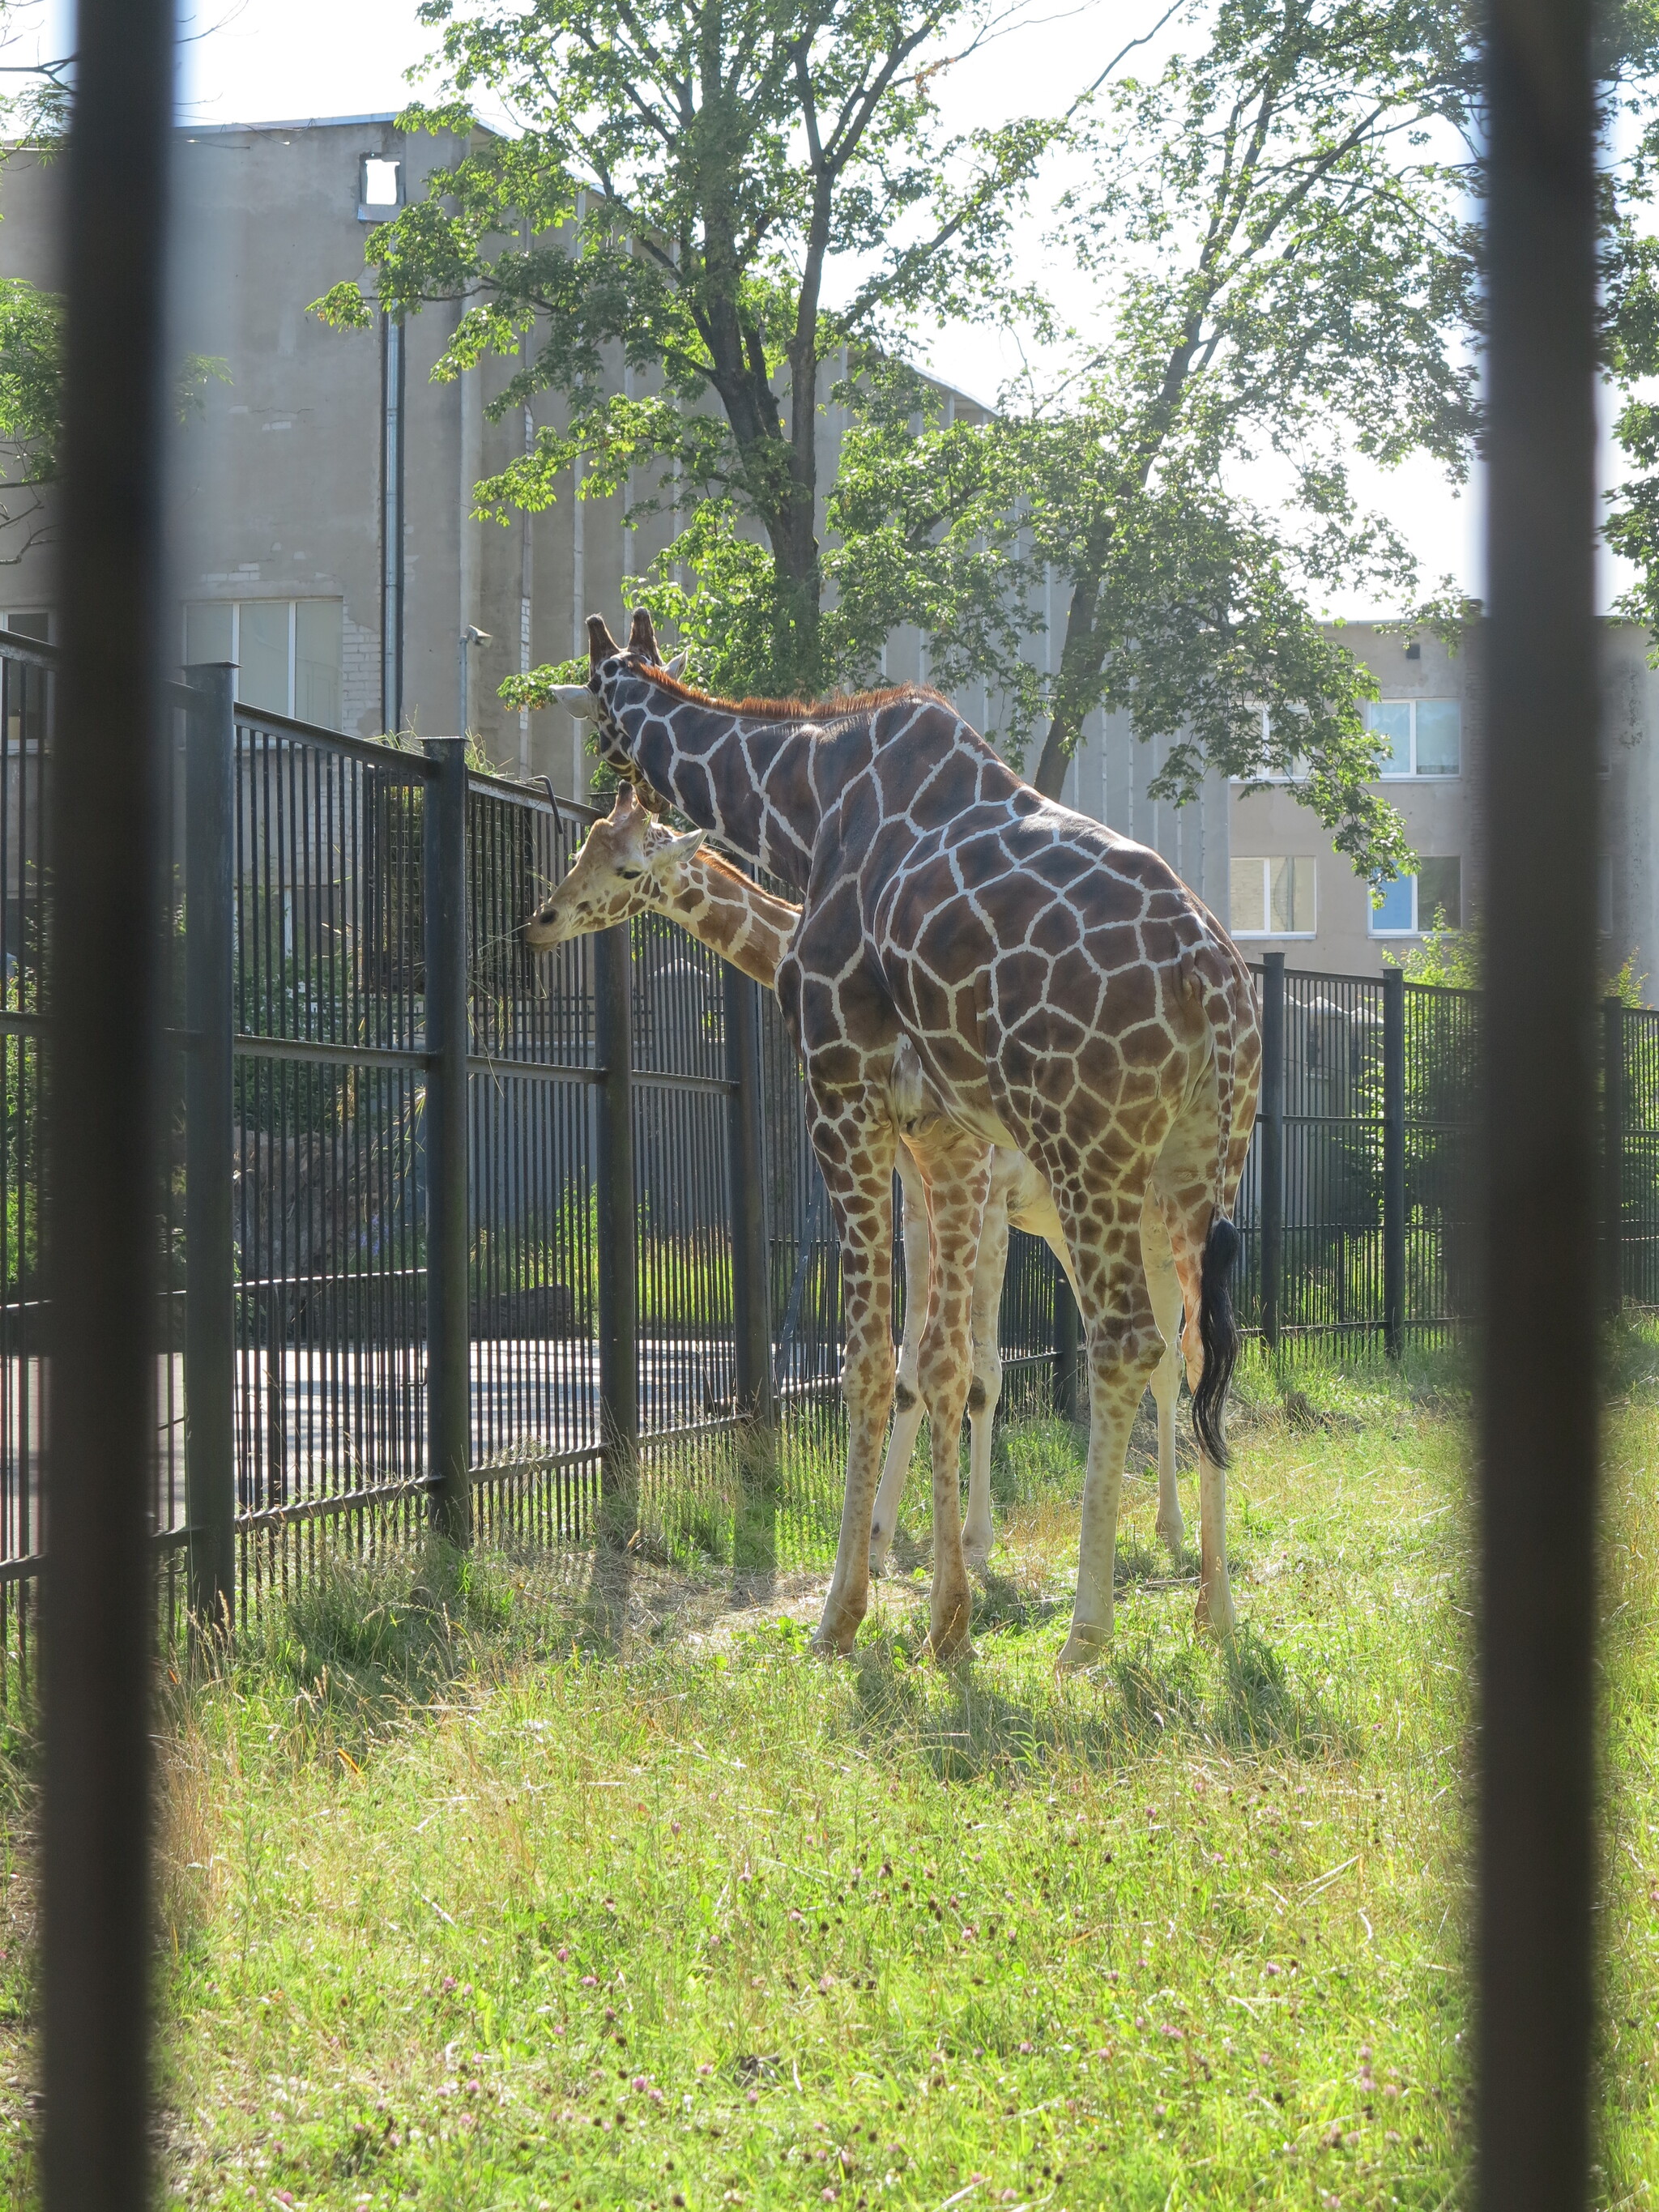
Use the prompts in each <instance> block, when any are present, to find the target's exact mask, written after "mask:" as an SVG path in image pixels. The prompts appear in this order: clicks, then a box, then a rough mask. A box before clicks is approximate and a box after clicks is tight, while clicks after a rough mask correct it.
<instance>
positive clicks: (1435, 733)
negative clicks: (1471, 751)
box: [1365, 699, 1463, 779]
mask: <svg viewBox="0 0 1659 2212" xmlns="http://www.w3.org/2000/svg"><path fill="white" fill-rule="evenodd" d="M1365 726H1366V728H1367V729H1368V730H1376V732H1379V733H1380V734H1381V735H1382V736H1383V737H1385V738H1387V739H1388V741H1389V751H1388V755H1387V757H1386V758H1385V759H1384V761H1383V766H1382V769H1381V770H1380V771H1379V773H1380V774H1381V775H1383V776H1384V777H1385V778H1389V779H1392V778H1394V777H1397V776H1407V775H1462V773H1463V710H1462V707H1461V705H1460V704H1459V703H1458V702H1457V701H1456V700H1455V699H1373V700H1371V701H1370V702H1368V703H1367V705H1366V708H1365Z"/></svg>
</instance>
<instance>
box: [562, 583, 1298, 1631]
mask: <svg viewBox="0 0 1659 2212" xmlns="http://www.w3.org/2000/svg"><path fill="white" fill-rule="evenodd" d="M588 653H589V668H590V673H589V677H588V681H587V683H586V684H585V685H580V684H574V685H569V686H564V687H561V690H560V692H559V695H558V696H560V697H561V698H562V701H563V702H564V703H565V704H566V705H567V706H568V707H569V708H572V709H573V710H574V711H575V712H577V713H579V714H585V715H586V716H587V717H588V718H589V719H591V720H592V721H593V722H594V724H595V726H596V728H597V731H598V736H599V753H600V757H601V758H602V759H603V760H604V761H605V763H606V764H607V765H609V766H610V767H611V768H612V769H615V770H616V771H617V773H618V774H620V775H624V776H625V777H627V778H628V780H629V781H634V782H636V783H639V784H642V785H644V786H645V787H648V788H649V789H650V790H652V791H653V792H655V793H658V794H659V796H660V797H661V798H662V799H665V800H667V801H670V802H671V803H672V804H673V805H676V806H678V808H679V809H680V810H681V811H683V812H684V814H685V815H686V816H687V817H689V818H690V821H691V822H692V823H694V824H695V825H696V827H698V828H700V829H705V830H708V831H710V832H712V833H714V834H715V835H716V836H720V837H721V838H722V839H723V840H724V841H725V842H726V843H727V844H728V845H730V846H731V847H732V848H734V849H735V850H736V851H738V852H739V853H741V854H744V856H745V857H746V858H747V859H749V860H751V861H753V862H755V863H756V864H757V865H758V866H762V867H764V868H767V869H769V870H770V871H771V872H773V873H774V874H775V875H777V876H779V877H781V878H782V879H783V880H784V881H785V882H787V883H788V884H791V885H792V886H793V888H795V889H797V890H800V891H801V892H802V893H803V895H804V896H803V908H804V910H803V914H802V919H801V923H800V927H799V929H798V930H797V931H796V933H795V935H794V938H793V940H792V942H791V945H790V946H789V950H788V951H787V954H786V955H785V957H784V959H783V962H782V963H781V968H780V970H779V975H778V995H779V999H780V1001H781V1005H782V1006H783V1010H784V1014H785V1018H786V1019H787V1022H788V1024H789V1027H790V1030H791V1032H792V1034H793V1037H794V1039H795V1042H796V1045H797V1048H798V1049H799V1052H800V1054H801V1057H802V1060H803V1065H804V1070H805V1090H806V1098H807V1107H808V1114H809V1121H810V1127H811V1138H812V1144H813V1149H814V1152H815V1153H816V1156H817V1162H818V1165H819V1169H820V1170H821V1172H822V1173H823V1177H824V1181H825V1183H826V1185H827V1186H828V1188H829V1194H830V1199H831V1202H832V1204H833V1206H834V1207H835V1210H836V1225H837V1228H838V1230H839V1232H840V1237H841V1244H842V1282H843V1286H844V1296H845V1304H846V1313H847V1348H846V1358H845V1364H844V1368H843V1377H842V1390H843V1395H844V1397H845V1400H846V1404H847V1414H848V1448H847V1482H846V1491H845V1495H844V1497H843V1500H842V1521H841V1529H840V1538H839V1542H838V1545H837V1549H836V1569H835V1573H834V1575H833V1577H832V1578H831V1581H830V1585H829V1595H828V1597H827V1599H826V1601H825V1605H824V1610H823V1618H822V1620H821V1621H820V1624H819V1628H818V1633H817V1644H818V1648H819V1649H820V1650H823V1651H824V1652H825V1653H827V1654H834V1653H839V1652H844V1651H847V1650H850V1649H851V1647H852V1644H853V1641H854V1638H855V1637H856V1635H857V1633H858V1629H859V1625H860V1621H861V1620H862V1619H863V1616H864V1613H865V1611H866V1607H867V1605H868V1602H869V1589H868V1580H869V1577H868V1568H869V1548H870V1522H871V1509H872V1504H873V1493H874V1491H875V1488H876V1480H877V1469H878V1459H879V1456H880V1450H881V1444H882V1439H883V1437H884V1433H885V1430H886V1425H887V1414H888V1410H889V1407H890V1402H891V1399H892V1395H893V1358H892V1343H891V1334H890V1304H891V1291H892V1284H891V1223H892V1174H893V1163H894V1151H895V1146H896V1133H895V1129H894V1126H893V1121H892V1116H891V1113H890V1108H889V1105H888V1103H887V1101H888V1100H889V1098H890V1085H891V1080H892V1073H893V1067H894V1061H895V1055H896V1052H897V1048H898V1046H899V1043H900V1042H901V1039H904V1038H908V1041H909V1043H910V1044H911V1046H912V1048H914V1049H915V1053H916V1055H917V1058H918V1060H919V1062H920V1064H921V1070H922V1073H923V1074H924V1076H925V1077H926V1079H927V1082H928V1083H929V1084H930V1085H932V1087H933V1090H934V1091H936V1092H937V1094H938V1095H939V1098H940V1100H941V1101H942V1102H943V1104H944V1107H945V1114H946V1117H947V1123H946V1126H947V1129H948V1130H949V1131H950V1132H951V1133H952V1134H951V1135H949V1136H947V1137H946V1138H945V1139H943V1140H942V1141H941V1142H940V1144H939V1148H938V1152H937V1154H936V1156H935V1161H934V1164H933V1175H932V1178H931V1182H930V1234H931V1237H932V1244H931V1250H932V1255H933V1267H932V1269H931V1272H930V1277H929V1309H928V1316H927V1322H926V1324H925V1326H924V1329H923V1335H922V1343H921V1354H920V1358H919V1364H918V1381H919V1383H920V1386H921V1394H922V1396H923V1398H924V1400H925V1401H926V1403H927V1410H928V1414H929V1418H930V1425H931V1430H932V1437H933V1516H934V1519H933V1525H934V1560H933V1595H932V1605H931V1619H930V1630H929V1642H930V1645H931V1648H932V1650H933V1653H934V1655H935V1656H936V1657H939V1658H940V1659H945V1660H949V1659H951V1658H953V1657H955V1656H958V1655H961V1654H963V1653H964V1652H965V1651H966V1650H968V1648H969V1624H970V1619H971V1598H970V1593H969V1583H968V1576H967V1569H966V1565H965V1564H964V1562H963V1555H962V1541H961V1524H960V1505H959V1499H958V1497H957V1470H956V1463H955V1448H954V1443H953V1442H952V1443H949V1444H947V1442H946V1440H947V1439H952V1440H953V1439H954V1438H955V1437H957V1436H958V1435H959V1434H960V1431H961V1423H962V1417H963V1410H964V1406H965V1401H966V1386H965V1376H966V1372H967V1368H968V1339H969V1310H968V1309H969V1297H968V1257H969V1255H970V1254H971V1253H972V1252H973V1250H974V1249H975V1247H976V1245H977V1242H978V1236H979V1229H980V1225H981V1220H982V1218H983V1215H984V1211H985V1205H986V1200H987V1194H988V1187H989V1180H990V1178H989V1170H988V1165H987V1159H988V1155H987V1151H986V1147H987V1146H994V1145H999V1144H1000V1145H1006V1146H1008V1147H1009V1148H1010V1149H1012V1150H1014V1151H1018V1152H1024V1153H1026V1154H1027V1155H1028V1157H1029V1158H1030V1159H1031V1160H1032V1161H1033V1163H1034V1164H1035V1165H1036V1167H1037V1169H1038V1170H1039V1171H1040V1172H1041V1173H1042V1176H1043V1177H1044V1179H1045V1180H1046V1181H1047V1182H1048V1188H1049V1190H1050V1192H1051V1194H1053V1197H1054V1204H1055V1206H1056V1209H1057V1210H1058V1212H1059V1215H1060V1224H1061V1227H1062V1229H1063V1231H1064V1233H1065V1237H1066V1246H1067V1249H1068V1250H1069V1252H1070V1255H1071V1258H1072V1262H1073V1271H1074V1273H1075V1275H1076V1278H1077V1283H1078V1295H1079V1305H1080V1308H1081V1310H1082V1316H1083V1322H1084V1328H1085V1340H1086V1343H1087V1347H1088V1363H1089V1396H1090V1437H1089V1454H1088V1464H1087V1471H1086V1473H1085V1479H1084V1490H1083V1513H1082V1531H1081V1539H1080V1542H1079V1570H1078V1581H1077V1594H1076V1597H1075V1600H1074V1602H1073V1613H1072V1623H1071V1630H1070V1633H1069V1634H1068V1636H1067V1638H1066V1643H1065V1645H1064V1647H1063V1648H1062V1650H1061V1652H1060V1662H1059V1663H1060V1666H1061V1667H1062V1668H1076V1667H1085V1666H1089V1665H1091V1664H1093V1663H1094V1662H1096V1661H1097V1659H1098V1658H1099V1657H1100V1656H1101V1655H1102V1654H1103V1651H1104V1650H1105V1648H1106V1647H1107V1646H1108V1645H1109V1643H1110V1640H1111V1633H1112V1624H1113V1602H1114V1593H1113V1577H1114V1567H1115V1544H1116V1531H1117V1519H1118V1509H1119V1504H1120V1502H1121V1491H1122V1482H1123V1466H1124V1458H1125V1453H1126V1449H1127V1443H1128V1436H1129V1429H1130V1425H1131V1423H1132V1422H1133V1418H1134V1413H1135V1409H1136V1407H1137V1406H1138V1405H1139V1401H1140V1397H1141V1395H1142V1391H1143V1389H1144V1388H1145V1386H1146V1382H1147V1380H1148V1378H1149V1377H1150V1376H1151V1375H1152V1371H1153V1370H1154V1369H1155V1368H1156V1367H1157V1365H1158V1356H1159V1338H1158V1326H1157V1322H1156V1319H1155V1317H1154V1315H1153V1311H1152V1302H1151V1297H1150V1294H1149V1291H1148V1287H1147V1280H1146V1267H1145V1265H1144V1262H1143V1261H1142V1257H1141V1251H1140V1239H1139V1225H1140V1220H1141V1215H1142V1211H1143V1207H1144V1204H1145V1201H1146V1198H1147V1196H1148V1194H1151V1195H1152V1199H1153V1200H1154V1202H1155V1205H1156V1207H1157V1210H1158V1212H1159V1213H1160V1214H1161V1215H1162V1217H1163V1220H1164V1227H1165V1230H1166V1231H1167V1232H1168V1235H1169V1238H1170V1248H1171V1251H1172V1253H1173V1255H1174V1260H1175V1265H1176V1273H1177V1274H1178V1276H1179V1279H1180V1281H1181V1286H1182V1306H1183V1310H1184V1313H1185V1316H1186V1319H1185V1322H1184V1326H1183V1330H1182V1349H1183V1351H1184V1352H1185V1355H1186V1360H1187V1370H1188V1378H1189V1380H1190V1382H1191V1383H1192V1385H1193V1418H1194V1428H1195V1430H1196V1431H1197V1435H1198V1439H1199V1445H1200V1463H1199V1516H1200V1542H1199V1595H1198V1607H1197V1617H1198V1620H1199V1622H1200V1626H1205V1627H1206V1628H1207V1629H1209V1630H1210V1631H1211V1632H1213V1633H1215V1634H1217V1635H1218V1636H1222V1637H1226V1636H1229V1635H1231V1632H1232V1630H1233V1626H1234V1620H1235V1614H1234V1607H1233V1600H1232V1593H1231V1586H1230V1583H1229V1578H1228V1573H1227V1558H1226V1537H1225V1518H1226V1476H1225V1469H1226V1462H1227V1452H1226V1443H1225V1435H1224V1430H1223V1416H1224V1412H1225V1396H1226V1389H1227V1384H1228V1383H1229V1381H1230V1379H1231V1370H1232V1366H1233V1363H1234V1360H1235V1358H1236V1357H1237V1345H1238V1337H1237V1326H1236V1323H1235V1322H1234V1319H1233V1314H1232V1308H1231V1298H1230V1296H1229V1291H1228V1278H1229V1275H1230V1273H1231V1269H1232V1267H1233V1265H1234V1263H1235V1262H1236V1261H1237V1255H1238V1249H1239V1240H1238V1232H1237V1229H1236V1228H1235V1227H1234V1225H1233V1224H1232V1222H1231V1219H1230V1218H1229V1207H1230V1205H1231V1200H1232V1199H1233V1197H1234V1196H1235V1194H1236V1193H1237V1187H1238V1182H1239V1178H1240V1176H1241V1175H1242V1173H1243V1159H1244V1153H1245V1151H1246V1148H1247V1146H1248V1143H1249V1125H1250V1118H1251V1115H1250V1114H1249V1113H1248V1112H1246V1111H1245V1110H1244V1109H1245V1108H1246V1107H1247V1106H1249V1107H1251V1108H1253V1105H1254V1093H1255V1082H1256V1079H1257V1076H1258V1074H1259V1071H1260V1063H1261V1039H1260V1033H1259V1030H1258V1028H1257V1024H1256V1020H1255V1010H1254V1004H1253V994H1252V991H1251V987H1250V981H1249V971H1248V969H1246V968H1245V966H1244V963H1243V961H1242V959H1241V958H1240V957H1239V955H1238V952H1237V948H1236V947H1235V946H1234V945H1233V944H1232V941H1231V939H1230V938H1229V937H1228V936H1227V934H1226V932H1225V930H1224V929H1222V927H1220V925H1219V924H1218V922H1217V921H1215V920H1214V918H1213V916H1212V915H1210V913H1209V912H1208V910H1207V909H1206V908H1205V907H1204V906H1203V905H1202V903H1201V902H1200V901H1199V900H1198V899H1196V898H1194V896H1193V895H1192V893H1191V892H1190V891H1188V889H1187V888H1186V886H1185V885H1184V884H1182V882H1181V880H1180V878H1178V877H1177V876H1176V874H1175V872H1174V871H1173V870H1172V869H1171V868H1170V866H1169V865H1168V864H1167V862H1165V861H1164V860H1163V859H1162V858H1161V857H1160V856H1159V855H1158V854H1156V853H1152V852H1150V851H1148V850H1147V849H1146V848H1145V847H1142V846H1139V845H1136V844H1134V843H1133V842H1132V841H1130V840H1129V839H1127V838H1124V837H1121V836H1117V835H1116V833H1115V832H1114V831H1112V830H1110V829H1106V828H1105V827H1104V826H1103V824H1101V823H1094V822H1090V821H1087V820H1086V819H1085V817H1082V816H1080V815H1077V814H1073V812H1072V811H1070V810H1069V809H1068V808H1066V807H1062V806H1059V805H1055V804H1054V802H1053V801H1051V800H1048V799H1043V798H1042V796H1041V794H1040V793H1037V792H1036V791H1034V790H1033V789H1032V787H1030V784H1028V783H1026V782H1025V781H1024V780H1023V779H1022V778H1021V777H1020V776H1018V775H1016V774H1015V773H1014V771H1013V770H1012V769H1010V768H1009V767H1008V766H1007V764H1006V763H1005V762H1004V761H1003V760H1001V759H1000V757H999V756H998V755H997V754H996V753H995V752H994V750H992V748H991V747H990V746H989V745H988V744H987V743H986V742H985V740H984V738H981V736H980V735H979V733H978V732H976V731H975V730H974V729H972V728H971V727H970V726H969V725H968V724H967V723H966V722H965V721H964V720H963V719H962V717H961V716H960V715H958V714H957V712H956V710H955V709H954V708H952V707H951V705H950V704H949V702H947V701H945V700H944V699H942V698H940V697H939V695H938V693H936V692H933V691H931V690H927V688H926V687H925V686H920V685H901V686H899V687H897V688H896V690H888V691H881V692H873V693H866V694H863V695H860V696H856V697H853V698H845V699H836V700H831V701H827V702H821V703H820V704H817V705H810V704H806V703H804V702H800V701H798V700H781V701H777V700H773V701H766V700H745V701H738V702H732V701H726V700H717V699H712V698H709V697H708V696H706V695H705V694H703V693H701V692H698V691H696V690H692V689H691V688H690V686H688V685H686V684H684V683H682V682H680V681H678V679H676V678H672V677H671V676H669V675H668V673H667V671H666V670H665V668H664V667H663V666H662V656H661V654H660V653H659V651H658V649H657V643H656V637H655V633H654V631H653V627H652V623H651V618H650V616H649V614H648V613H647V611H646V610H645V609H644V608H643V607H641V608H640V609H638V610H636V611H635V617H634V621H633V626H632V629H631V630H630V633H629V641H628V645H627V647H625V648H624V647H622V646H620V645H618V644H617V641H616V640H615V639H614V638H613V637H612V636H611V633H610V631H609V629H607V628H606V626H605V621H604V619H603V617H599V616H597V615H595V616H590V617H589V619H588ZM957 1133H959V1134H957Z"/></svg>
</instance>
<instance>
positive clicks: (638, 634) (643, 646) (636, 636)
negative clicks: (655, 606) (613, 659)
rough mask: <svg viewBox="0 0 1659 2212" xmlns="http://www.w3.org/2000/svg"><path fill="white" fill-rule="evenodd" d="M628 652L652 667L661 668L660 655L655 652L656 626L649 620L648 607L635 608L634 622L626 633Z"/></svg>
mask: <svg viewBox="0 0 1659 2212" xmlns="http://www.w3.org/2000/svg"><path fill="white" fill-rule="evenodd" d="M628 650H629V652H630V653H637V654H638V655H639V657H640V659H641V660H648V661H650V662H651V663H652V664H653V666H655V667H658V668H660V667H661V666H662V655H661V653H659V652H658V650H657V631H656V626H655V624H654V623H653V622H652V619H651V610H650V608H649V607H635V610H634V621H633V624H632V626H631V628H630V629H629V633H628Z"/></svg>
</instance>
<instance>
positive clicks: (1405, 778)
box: [1365, 693, 1463, 936]
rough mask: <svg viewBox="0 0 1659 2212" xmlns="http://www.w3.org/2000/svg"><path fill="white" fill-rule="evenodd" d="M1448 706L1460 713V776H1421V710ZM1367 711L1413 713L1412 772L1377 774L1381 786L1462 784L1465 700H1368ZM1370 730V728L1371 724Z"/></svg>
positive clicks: (1390, 770)
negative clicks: (1401, 709) (1399, 709)
mask: <svg viewBox="0 0 1659 2212" xmlns="http://www.w3.org/2000/svg"><path fill="white" fill-rule="evenodd" d="M1447 706H1450V707H1455V708H1456V709H1457V773H1456V775H1442V774H1441V773H1440V772H1439V771H1438V770H1436V771H1435V773H1434V774H1433V775H1422V774H1421V773H1420V772H1419V769H1418V765H1417V710H1418V708H1419V707H1447ZM1365 707H1366V711H1367V713H1368V714H1369V712H1370V708H1373V707H1408V708H1410V709H1411V718H1412V719H1411V737H1410V739H1409V743H1410V745H1411V756H1412V764H1411V766H1410V767H1409V768H1408V769H1397V768H1385V769H1379V770H1378V771H1377V781H1379V782H1381V783H1461V782H1462V780H1463V702H1462V700H1461V699H1453V698H1449V697H1446V696H1443V695H1442V694H1440V693H1436V694H1435V695H1434V696H1433V697H1425V698H1422V699H1368V700H1367V701H1366V702H1365ZM1368 726H1369V724H1368ZM1389 934H1390V935H1400V936H1403V935H1404V934H1405V932H1404V931H1403V930H1401V931H1397V932H1389Z"/></svg>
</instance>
